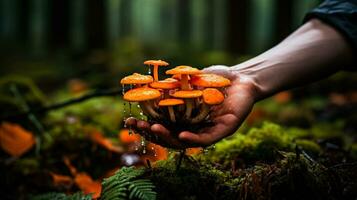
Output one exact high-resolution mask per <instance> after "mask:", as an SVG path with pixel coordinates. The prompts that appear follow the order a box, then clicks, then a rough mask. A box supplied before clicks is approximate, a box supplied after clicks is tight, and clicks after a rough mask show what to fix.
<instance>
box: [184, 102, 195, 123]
mask: <svg viewBox="0 0 357 200" xmlns="http://www.w3.org/2000/svg"><path fill="white" fill-rule="evenodd" d="M192 104H193V100H192V99H186V112H185V115H184V118H185V119H190V117H191V113H192V106H193V105H192Z"/></svg>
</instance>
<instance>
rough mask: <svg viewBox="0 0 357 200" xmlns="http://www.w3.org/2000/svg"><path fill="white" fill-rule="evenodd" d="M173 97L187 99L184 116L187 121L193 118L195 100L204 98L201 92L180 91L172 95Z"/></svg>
mask: <svg viewBox="0 0 357 200" xmlns="http://www.w3.org/2000/svg"><path fill="white" fill-rule="evenodd" d="M171 96H173V97H176V98H181V99H185V101H186V112H185V115H184V118H185V119H189V118H190V117H191V113H192V109H193V99H194V98H198V97H200V96H202V91H201V90H180V91H176V92H175V93H173V94H171Z"/></svg>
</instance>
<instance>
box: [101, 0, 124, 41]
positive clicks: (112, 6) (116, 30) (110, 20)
mask: <svg viewBox="0 0 357 200" xmlns="http://www.w3.org/2000/svg"><path fill="white" fill-rule="evenodd" d="M121 4H122V1H121V0H106V1H105V8H106V29H107V42H108V46H109V47H113V45H115V42H117V41H118V40H119V38H120V29H121V26H120V7H121Z"/></svg>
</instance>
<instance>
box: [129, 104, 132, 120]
mask: <svg viewBox="0 0 357 200" xmlns="http://www.w3.org/2000/svg"><path fill="white" fill-rule="evenodd" d="M129 116H130V117H131V116H132V114H131V103H130V102H129Z"/></svg>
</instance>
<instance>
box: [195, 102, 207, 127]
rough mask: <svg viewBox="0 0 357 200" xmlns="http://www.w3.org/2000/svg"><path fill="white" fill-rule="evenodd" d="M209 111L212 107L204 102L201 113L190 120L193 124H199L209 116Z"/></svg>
mask: <svg viewBox="0 0 357 200" xmlns="http://www.w3.org/2000/svg"><path fill="white" fill-rule="evenodd" d="M209 111H210V107H209V106H208V105H207V104H206V103H203V104H202V106H201V109H200V112H199V114H198V115H196V117H194V118H192V119H191V120H190V122H191V123H192V124H197V123H200V122H202V121H203V120H204V119H205V118H206V117H207V116H208V114H209Z"/></svg>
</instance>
